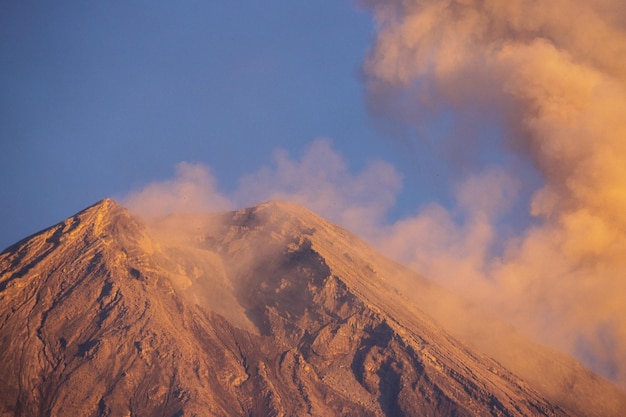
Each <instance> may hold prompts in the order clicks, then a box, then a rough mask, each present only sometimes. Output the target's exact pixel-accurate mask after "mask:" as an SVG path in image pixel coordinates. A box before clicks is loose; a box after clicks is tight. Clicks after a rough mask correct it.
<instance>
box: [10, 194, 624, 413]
mask: <svg viewBox="0 0 626 417" xmlns="http://www.w3.org/2000/svg"><path fill="white" fill-rule="evenodd" d="M444 301H445V303H446V304H449V303H453V304H454V303H456V304H455V305H456V306H457V308H458V312H459V314H460V316H463V315H464V314H463V312H468V313H469V311H470V310H471V307H469V306H466V305H464V304H463V303H462V302H460V301H454V298H453V297H452V296H450V295H447V294H446V293H445V292H443V291H442V290H440V289H438V288H436V287H434V286H433V285H432V284H430V283H429V282H428V281H426V280H425V279H423V278H421V277H419V276H418V275H416V274H414V273H411V272H409V271H407V270H405V269H403V268H402V267H400V266H399V265H396V264H394V263H393V262H390V261H389V260H387V259H385V258H383V257H381V256H380V255H377V254H376V253H375V252H374V251H372V250H371V249H370V248H369V247H367V245H365V244H364V243H363V242H361V241H360V240H358V239H357V238H356V237H354V236H353V235H351V234H350V233H348V232H347V231H345V230H343V229H341V228H339V227H337V226H335V225H333V224H331V223H328V222H326V221H325V220H323V219H321V218H319V217H317V216H315V215H314V214H312V213H310V212H308V211H307V210H305V209H303V208H301V207H298V206H295V205H291V204H287V203H266V204H263V205H259V206H256V207H252V208H249V209H245V210H241V211H238V212H229V213H220V214H212V215H176V216H169V217H166V218H162V219H159V220H158V221H151V222H139V221H137V220H136V219H134V218H133V217H132V216H131V215H130V214H129V213H128V212H127V211H126V210H125V209H124V208H123V207H121V206H119V205H118V204H116V203H115V202H113V201H111V200H108V199H107V200H103V201H102V202H100V203H98V204H96V205H94V206H92V207H90V208H88V209H86V210H84V211H83V212H81V213H78V214H77V215H75V216H73V217H71V218H69V219H67V220H66V221H64V222H62V223H60V224H58V225H56V226H53V227H52V228H50V229H47V230H45V231H42V232H40V233H38V234H36V235H34V236H32V237H29V238H27V239H25V240H23V241H21V242H18V243H17V244H15V245H14V246H12V247H10V248H8V249H7V250H6V251H5V252H4V253H2V254H1V255H0V363H1V364H2V365H1V367H0V416H29V417H30V416H305V415H314V416H567V415H580V416H585V415H587V416H621V415H626V412H625V411H626V397H625V396H624V394H623V393H622V392H621V391H619V390H617V389H616V388H614V387H613V386H612V385H611V384H609V383H608V382H606V381H604V380H602V379H601V378H599V377H597V376H595V375H594V374H592V373H591V372H589V371H587V370H585V369H584V368H583V367H582V366H581V365H579V364H578V363H577V362H576V361H574V360H573V359H571V358H568V357H566V356H564V355H561V354H557V353H555V352H551V351H549V350H547V349H545V348H542V347H539V346H537V345H534V344H531V343H530V342H528V341H525V340H524V339H522V338H521V337H518V336H514V335H513V333H511V335H510V337H508V335H509V334H508V333H503V334H504V336H505V338H507V339H509V340H510V341H509V342H508V343H510V344H511V349H510V350H509V353H508V354H502V353H501V352H502V351H503V349H501V348H499V349H497V350H495V349H493V351H490V348H489V346H492V345H493V343H496V342H493V343H492V342H491V341H490V340H491V339H490V338H493V337H494V336H493V335H489V336H487V334H486V333H485V337H484V338H482V339H481V340H483V341H482V342H481V341H478V342H476V341H474V342H473V341H472V340H470V339H468V338H465V336H464V332H463V329H466V328H468V326H470V322H469V319H467V318H461V317H460V316H458V317H457V318H458V320H451V319H449V318H445V317H444V318H440V319H439V320H438V321H436V320H437V317H436V315H437V311H438V310H437V306H438V303H443V302H444ZM446 311H448V312H449V311H450V310H449V309H448V310H446ZM448 314H449V313H448ZM464 320H465V321H466V322H467V323H466V324H467V325H459V323H464ZM455 323H456V325H455ZM474 327H476V324H475V323H474ZM478 327H480V326H478ZM477 331H478V330H477V329H476V328H473V329H472V333H473V334H477V333H476V332H477ZM478 334H480V332H478ZM498 343H499V344H500V345H502V344H503V343H504V344H505V345H506V343H507V342H506V340H505V341H504V342H503V341H502V340H500V341H499V342H498ZM504 351H506V349H504ZM510 352H513V353H510ZM524 354H526V355H527V356H528V358H526V359H525V360H523V361H519V360H513V359H512V358H513V357H517V356H519V355H524ZM498 355H499V356H498ZM494 357H497V358H496V359H493V358H494ZM518 359H519V358H518ZM503 365H505V366H506V368H505V366H503Z"/></svg>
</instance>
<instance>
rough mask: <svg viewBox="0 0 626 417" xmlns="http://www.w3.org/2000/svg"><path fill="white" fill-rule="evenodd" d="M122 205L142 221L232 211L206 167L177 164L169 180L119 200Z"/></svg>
mask: <svg viewBox="0 0 626 417" xmlns="http://www.w3.org/2000/svg"><path fill="white" fill-rule="evenodd" d="M122 202H123V204H124V205H125V206H126V207H127V208H128V209H129V210H130V211H132V212H133V213H134V214H136V215H139V216H141V217H148V218H150V217H158V216H164V215H167V214H171V213H193V212H206V211H220V210H226V209H231V208H232V207H233V204H232V202H231V201H230V200H229V199H228V197H226V196H224V195H222V194H221V193H220V192H219V191H218V190H217V186H216V181H215V179H214V178H213V175H212V174H211V171H210V169H209V167H207V166H205V165H203V164H192V163H189V162H180V163H179V164H177V165H176V173H175V177H174V179H172V180H165V181H157V182H153V183H151V184H148V185H147V186H145V187H144V188H142V189H141V190H137V191H133V192H131V193H129V194H128V195H127V196H125V197H124V198H123V199H122Z"/></svg>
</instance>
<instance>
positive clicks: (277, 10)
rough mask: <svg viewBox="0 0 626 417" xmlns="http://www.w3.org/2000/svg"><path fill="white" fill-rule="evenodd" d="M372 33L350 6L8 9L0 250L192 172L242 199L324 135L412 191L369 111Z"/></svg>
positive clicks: (120, 4)
mask: <svg viewBox="0 0 626 417" xmlns="http://www.w3.org/2000/svg"><path fill="white" fill-rule="evenodd" d="M373 37H374V33H373V24H372V19H371V15H370V14H369V13H368V12H366V11H363V10H358V9H357V7H356V6H355V4H354V3H353V2H352V1H350V0H339V1H337V0H320V1H315V2H303V1H292V0H273V1H270V2H257V1H240V2H226V1H210V2H209V1H187V2H174V1H167V2H165V1H157V2H147V1H112V2H82V1H66V0H62V1H55V2H36V1H19V2H2V3H0V109H1V110H0V140H1V143H0V202H1V204H0V247H3V248H4V247H6V246H8V245H10V244H12V243H14V242H15V241H17V240H19V239H21V238H23V237H25V236H27V235H29V234H31V233H34V232H36V231H38V230H40V229H41V228H44V227H47V226H49V225H51V224H53V223H56V222H58V221H60V220H62V219H64V218H65V217H67V216H69V215H71V214H73V213H74V212H76V211H78V210H80V209H82V208H84V207H86V206H87V205H90V204H92V203H93V202H95V201H98V200H100V199H102V198H104V197H107V196H117V195H123V194H124V193H126V192H128V191H129V190H131V189H136V188H137V187H141V186H142V185H144V184H146V183H149V182H150V181H154V180H159V179H164V178H168V177H171V176H172V175H173V171H174V166H175V164H176V163H178V162H180V161H190V162H200V163H203V164H206V165H209V166H210V167H211V168H212V170H213V172H214V174H215V176H216V177H217V178H218V181H219V187H220V188H222V189H224V190H229V189H232V188H233V187H235V184H236V182H237V181H238V179H239V177H240V176H241V175H243V174H245V173H250V172H254V171H255V170H256V169H258V168H259V167H260V166H262V165H263V164H265V163H267V161H268V160H269V159H270V158H271V154H272V151H273V150H274V149H276V148H284V149H286V150H288V151H289V152H290V153H292V154H294V155H297V154H298V153H299V152H302V150H303V149H304V148H305V147H306V146H307V145H308V144H309V143H310V142H311V141H312V140H314V139H315V138H317V137H329V138H331V139H332V140H333V143H334V146H335V148H336V149H337V150H338V151H339V152H341V153H342V154H343V155H344V157H345V158H346V159H347V160H348V162H349V164H350V168H351V169H353V170H358V169H360V167H361V166H363V164H365V163H366V162H367V161H368V160H370V159H372V158H382V159H385V160H388V161H390V162H392V163H394V164H395V165H396V166H398V169H399V170H400V171H402V172H403V174H405V181H406V182H407V183H408V185H409V186H411V181H415V180H416V178H417V177H419V174H420V169H417V170H416V169H415V168H411V167H410V166H411V164H409V163H407V162H409V160H410V159H411V158H407V157H406V156H405V155H404V153H405V152H404V150H405V149H404V148H403V146H402V145H401V144H400V143H399V142H398V141H393V140H389V139H388V138H386V137H385V135H384V134H383V133H382V132H381V131H380V130H377V129H375V128H374V127H373V123H372V122H371V121H370V118H369V117H368V115H367V111H366V109H365V107H366V106H365V104H364V99H363V96H364V88H363V85H362V82H361V81H360V71H361V65H362V62H363V59H364V57H365V56H366V53H367V50H368V48H369V47H370V46H371V45H370V44H371V42H372V40H373ZM412 178H413V179H412ZM415 198H416V197H415V196H410V195H408V194H407V195H406V196H405V197H402V199H404V200H405V201H406V203H405V208H404V209H403V208H402V204H401V206H400V207H399V208H398V210H400V211H402V210H410V207H409V206H410V205H411V202H412V201H414V199H415ZM402 199H401V200H402Z"/></svg>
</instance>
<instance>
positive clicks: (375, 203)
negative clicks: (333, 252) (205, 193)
mask: <svg viewBox="0 0 626 417" xmlns="http://www.w3.org/2000/svg"><path fill="white" fill-rule="evenodd" d="M401 188H402V176H401V175H400V173H399V172H398V171H397V170H396V169H395V168H394V167H393V166H391V165H390V164H388V163H386V162H384V161H381V160H375V161H371V162H370V163H369V164H368V165H367V166H365V168H364V169H363V170H362V171H361V172H357V173H352V172H351V171H350V170H349V167H348V166H347V163H346V161H345V159H344V158H343V157H342V156H341V155H340V154H339V153H338V152H337V151H336V150H334V149H333V148H332V144H331V142H330V140H328V139H317V140H315V141H314V142H313V143H312V144H311V145H310V146H309V147H308V148H307V150H306V151H305V152H304V154H303V156H302V157H301V158H300V159H293V158H292V157H291V156H290V155H288V154H287V152H285V151H284V150H279V151H276V152H275V154H274V158H273V164H272V165H271V166H267V167H264V168H262V169H260V170H259V171H258V172H256V173H254V174H251V175H247V176H245V177H243V178H242V180H241V182H240V186H239V189H238V191H237V192H236V193H235V197H234V199H235V201H237V202H239V205H241V206H245V205H250V204H254V203H257V202H259V201H263V200H268V199H274V200H290V201H294V202H297V203H299V204H302V205H303V206H305V207H308V208H309V209H311V210H313V211H315V212H317V213H319V214H321V215H323V216H325V217H326V218H328V219H331V220H332V221H335V222H337V223H339V224H342V225H344V226H345V227H348V228H351V229H353V230H359V231H360V232H362V233H364V234H367V235H371V233H372V227H374V226H377V225H379V224H380V223H381V222H383V220H384V217H385V216H386V214H387V212H388V210H389V209H390V208H391V207H393V205H394V204H395V201H396V198H397V196H398V194H399V192H400V190H401ZM365 225H367V226H366V227H364V226H365Z"/></svg>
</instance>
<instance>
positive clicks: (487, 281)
mask: <svg viewBox="0 0 626 417" xmlns="http://www.w3.org/2000/svg"><path fill="white" fill-rule="evenodd" d="M366 3H367V4H368V6H370V7H371V8H372V10H373V11H374V14H375V18H376V22H377V30H378V34H377V39H376V43H375V45H374V46H373V47H372V49H371V51H370V54H369V56H368V58H367V60H366V63H365V77H366V87H367V91H368V96H369V103H368V104H369V107H370V109H371V111H372V112H373V113H375V114H376V115H377V117H384V118H387V119H388V120H391V121H392V122H393V123H402V124H404V125H405V126H407V127H408V128H413V129H414V130H415V131H418V132H422V131H424V129H423V126H424V125H428V123H431V122H430V120H439V121H441V120H446V121H448V122H449V123H452V128H451V130H452V132H453V134H446V135H443V134H442V135H441V136H440V137H438V138H432V137H431V138H428V139H429V140H432V141H434V142H435V143H438V146H439V149H440V150H441V151H442V154H444V155H445V154H448V155H453V156H454V158H456V159H453V158H451V159H449V161H456V160H458V158H459V156H460V157H461V159H463V158H465V160H463V161H462V162H463V166H464V167H467V166H469V167H471V170H470V171H469V172H467V171H464V172H463V174H464V176H465V178H466V179H465V180H464V181H463V183H462V184H460V185H459V187H458V190H457V193H456V196H457V201H458V207H456V208H453V209H449V208H448V209H446V208H443V207H440V206H436V205H433V206H430V207H427V208H425V209H424V210H422V211H421V212H420V213H419V214H418V215H417V216H416V217H415V218H412V219H405V220H403V221H401V222H398V224H396V225H394V226H393V227H392V228H391V233H390V234H388V235H387V237H386V243H385V244H384V245H383V247H384V248H386V250H388V252H389V253H390V254H392V255H393V254H401V256H400V258H401V260H403V261H405V262H409V263H411V264H412V265H413V266H414V267H415V268H416V269H418V270H420V271H423V272H424V273H425V274H427V275H429V276H430V277H432V278H435V279H437V280H439V281H440V282H444V283H446V284H447V285H449V286H450V287H452V288H455V289H457V290H463V291H464V292H465V293H469V294H472V295H473V296H474V297H475V298H477V299H479V300H481V301H482V302H483V303H484V304H485V305H489V306H491V308H493V309H494V310H497V311H499V312H502V313H504V314H506V315H507V316H508V317H509V318H510V319H512V320H514V321H516V322H517V324H519V325H522V326H524V327H525V328H526V329H527V330H528V331H530V332H532V333H534V334H535V335H538V336H539V337H541V338H542V339H543V340H544V341H547V342H549V343H551V344H553V345H555V346H557V347H560V348H562V349H565V350H567V351H569V352H571V353H574V354H576V355H577V356H578V357H580V358H581V359H583V360H584V361H585V362H586V363H587V364H588V365H590V366H591V367H592V368H593V369H594V370H596V371H599V372H600V373H602V374H603V375H605V376H608V377H609V378H611V379H613V380H616V381H619V382H620V384H621V385H622V386H626V359H625V358H626V279H625V277H626V216H624V214H625V213H626V4H625V3H623V2H621V1H613V0H602V1H576V0H555V1H551V2H538V1H531V0H512V1H506V2H502V1H490V0H457V1H455V0H421V1H420V0H413V1H399V0H397V1H393V0H392V1H368V2H366ZM450 115H452V116H450ZM430 130H431V131H432V130H433V129H430ZM494 132H495V133H494ZM502 150H505V151H507V152H509V153H510V155H515V157H517V158H518V160H520V161H521V162H522V163H521V164H519V165H517V166H515V167H514V168H512V167H509V166H507V167H506V171H499V172H498V173H496V175H492V174H491V173H489V172H485V171H484V170H483V169H482V168H481V167H480V162H481V161H480V160H479V159H478V160H477V158H476V155H485V154H491V155H493V154H494V153H497V152H500V151H502ZM503 160H504V157H503ZM477 162H478V163H477ZM537 173H538V174H539V175H540V178H541V181H540V182H539V184H537V183H536V181H535V180H534V179H533V178H534V177H533V176H534V175H536V174H537ZM468 175H469V176H468ZM507 177H508V178H507ZM512 179H514V180H513V181H514V182H515V181H517V182H518V183H519V184H520V187H521V189H522V190H524V189H526V191H528V192H529V196H530V197H529V198H527V199H523V198H522V199H521V202H520V204H524V205H525V207H527V210H528V214H529V215H530V216H531V217H532V221H531V222H528V223H527V225H526V227H525V229H524V230H522V231H521V232H519V233H518V235H517V236H515V237H514V238H508V239H504V238H503V237H502V236H501V235H500V234H499V229H498V227H497V221H498V215H500V214H501V212H499V210H500V209H506V205H504V206H503V203H506V201H507V200H509V199H508V197H507V196H506V193H507V192H510V193H512V194H515V192H514V191H512V190H514V188H515V187H514V186H511V185H510V184H508V183H510V182H511V180H512ZM529 188H530V189H529ZM507 190H508V191H507ZM521 195H525V194H524V193H521ZM503 197H504V198H503ZM459 212H460V213H461V214H462V216H461V220H460V221H459V220H458V215H456V214H458V213H459ZM496 245H498V246H499V247H501V248H503V249H502V250H501V251H494V248H495V247H496ZM497 252H500V253H497Z"/></svg>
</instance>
